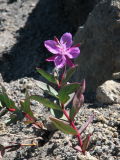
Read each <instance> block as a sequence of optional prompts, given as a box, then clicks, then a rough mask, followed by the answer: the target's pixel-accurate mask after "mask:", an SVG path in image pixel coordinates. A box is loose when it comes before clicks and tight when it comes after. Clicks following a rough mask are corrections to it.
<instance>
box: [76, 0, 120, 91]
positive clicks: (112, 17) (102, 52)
mask: <svg viewBox="0 0 120 160" xmlns="http://www.w3.org/2000/svg"><path fill="white" fill-rule="evenodd" d="M74 42H75V44H76V43H80V44H81V47H80V48H81V55H80V56H79V58H78V59H77V60H76V62H77V63H78V64H79V68H78V71H77V73H76V76H75V79H76V80H81V79H83V78H85V79H86V82H87V91H88V92H89V91H90V92H91V91H95V90H96V88H97V86H99V85H101V84H102V83H103V82H105V81H106V80H108V79H111V77H112V73H115V72H119V71H120V45H119V43H120V1H119V0H105V1H101V2H100V3H99V4H97V5H96V7H95V8H94V10H93V11H92V12H91V14H89V17H88V19H87V22H86V24H85V25H84V26H83V27H79V29H78V31H77V33H76V36H75V38H74Z"/></svg>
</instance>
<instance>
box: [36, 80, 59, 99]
mask: <svg viewBox="0 0 120 160" xmlns="http://www.w3.org/2000/svg"><path fill="white" fill-rule="evenodd" d="M37 86H38V87H40V88H41V89H42V90H43V91H44V92H46V93H48V94H49V95H51V96H54V97H56V98H57V95H58V92H57V91H56V90H55V89H54V88H52V87H51V86H50V85H48V84H46V83H44V82H39V83H38V84H37Z"/></svg>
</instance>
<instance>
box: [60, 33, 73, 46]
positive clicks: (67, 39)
mask: <svg viewBox="0 0 120 160" xmlns="http://www.w3.org/2000/svg"><path fill="white" fill-rule="evenodd" d="M60 43H61V45H62V44H65V46H66V48H70V47H71V45H72V43H73V42H72V35H71V33H64V34H63V35H62V37H61V39H60Z"/></svg>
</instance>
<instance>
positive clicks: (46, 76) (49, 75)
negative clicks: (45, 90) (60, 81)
mask: <svg viewBox="0 0 120 160" xmlns="http://www.w3.org/2000/svg"><path fill="white" fill-rule="evenodd" d="M37 72H38V73H40V74H41V75H42V76H43V77H44V78H45V79H47V80H48V81H49V82H51V83H54V84H56V80H55V78H54V76H53V75H51V74H49V73H47V72H45V71H44V70H43V69H41V68H37Z"/></svg>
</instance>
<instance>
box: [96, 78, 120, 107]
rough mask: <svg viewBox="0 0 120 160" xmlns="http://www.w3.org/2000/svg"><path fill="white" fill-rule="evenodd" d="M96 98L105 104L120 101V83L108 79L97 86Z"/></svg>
mask: <svg viewBox="0 0 120 160" xmlns="http://www.w3.org/2000/svg"><path fill="white" fill-rule="evenodd" d="M96 99H97V100H98V101H99V102H101V103H105V104H111V103H120V83H119V82H115V81H113V80H109V81H106V82H105V83H103V84H102V85H101V86H99V87H98V88H97V93H96Z"/></svg>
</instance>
